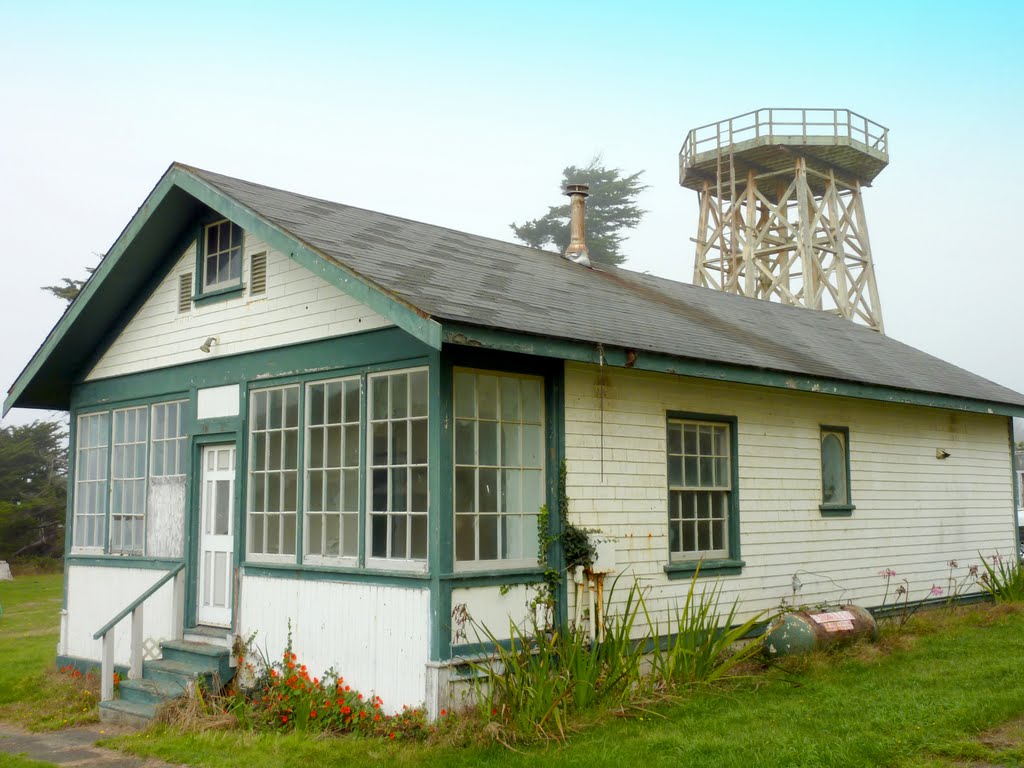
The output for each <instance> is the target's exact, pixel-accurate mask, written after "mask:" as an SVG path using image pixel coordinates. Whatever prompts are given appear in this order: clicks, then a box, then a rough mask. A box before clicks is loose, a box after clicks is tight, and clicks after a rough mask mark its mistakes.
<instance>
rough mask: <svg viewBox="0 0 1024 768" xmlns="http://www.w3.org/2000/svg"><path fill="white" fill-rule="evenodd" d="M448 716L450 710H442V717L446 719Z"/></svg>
mask: <svg viewBox="0 0 1024 768" xmlns="http://www.w3.org/2000/svg"><path fill="white" fill-rule="evenodd" d="M447 714H448V710H447V709H442V710H441V717H444V716H445V715H447Z"/></svg>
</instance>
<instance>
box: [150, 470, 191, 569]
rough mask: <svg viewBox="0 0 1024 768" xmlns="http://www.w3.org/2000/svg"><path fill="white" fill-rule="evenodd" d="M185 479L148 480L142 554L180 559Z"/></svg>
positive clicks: (182, 551)
mask: <svg viewBox="0 0 1024 768" xmlns="http://www.w3.org/2000/svg"><path fill="white" fill-rule="evenodd" d="M184 536H185V476H184V475H179V476H175V477H151V478H150V479H149V493H148V494H147V503H146V554H147V555H148V556H149V557H168V558H179V559H180V558H182V557H184V551H185V550H184V547H185V541H184Z"/></svg>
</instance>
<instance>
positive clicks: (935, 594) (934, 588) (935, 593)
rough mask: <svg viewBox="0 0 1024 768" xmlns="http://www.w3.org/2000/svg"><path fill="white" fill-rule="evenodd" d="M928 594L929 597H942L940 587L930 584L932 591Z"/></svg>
mask: <svg viewBox="0 0 1024 768" xmlns="http://www.w3.org/2000/svg"><path fill="white" fill-rule="evenodd" d="M928 594H929V595H931V596H932V597H941V596H942V587H937V586H935V585H934V584H932V591H931V592H929V593H928Z"/></svg>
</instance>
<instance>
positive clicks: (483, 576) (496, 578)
mask: <svg viewBox="0 0 1024 768" xmlns="http://www.w3.org/2000/svg"><path fill="white" fill-rule="evenodd" d="M441 580H442V581H454V582H459V583H460V584H472V585H473V586H477V587H484V586H494V585H503V584H536V583H538V582H541V581H543V580H544V570H543V569H542V568H538V567H537V566H531V567H523V566H509V567H508V568H505V569H502V568H501V567H499V566H492V567H491V568H488V569H487V570H482V569H479V568H478V569H475V570H456V571H455V572H454V573H446V574H443V575H442V576H441Z"/></svg>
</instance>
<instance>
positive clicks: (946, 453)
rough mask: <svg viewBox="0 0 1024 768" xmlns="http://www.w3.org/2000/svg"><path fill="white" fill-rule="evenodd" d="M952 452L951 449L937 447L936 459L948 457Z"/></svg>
mask: <svg viewBox="0 0 1024 768" xmlns="http://www.w3.org/2000/svg"><path fill="white" fill-rule="evenodd" d="M951 455H952V454H951V453H950V452H949V451H944V450H942V449H941V448H936V449H935V458H936V459H948V458H949V457H950V456H951Z"/></svg>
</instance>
